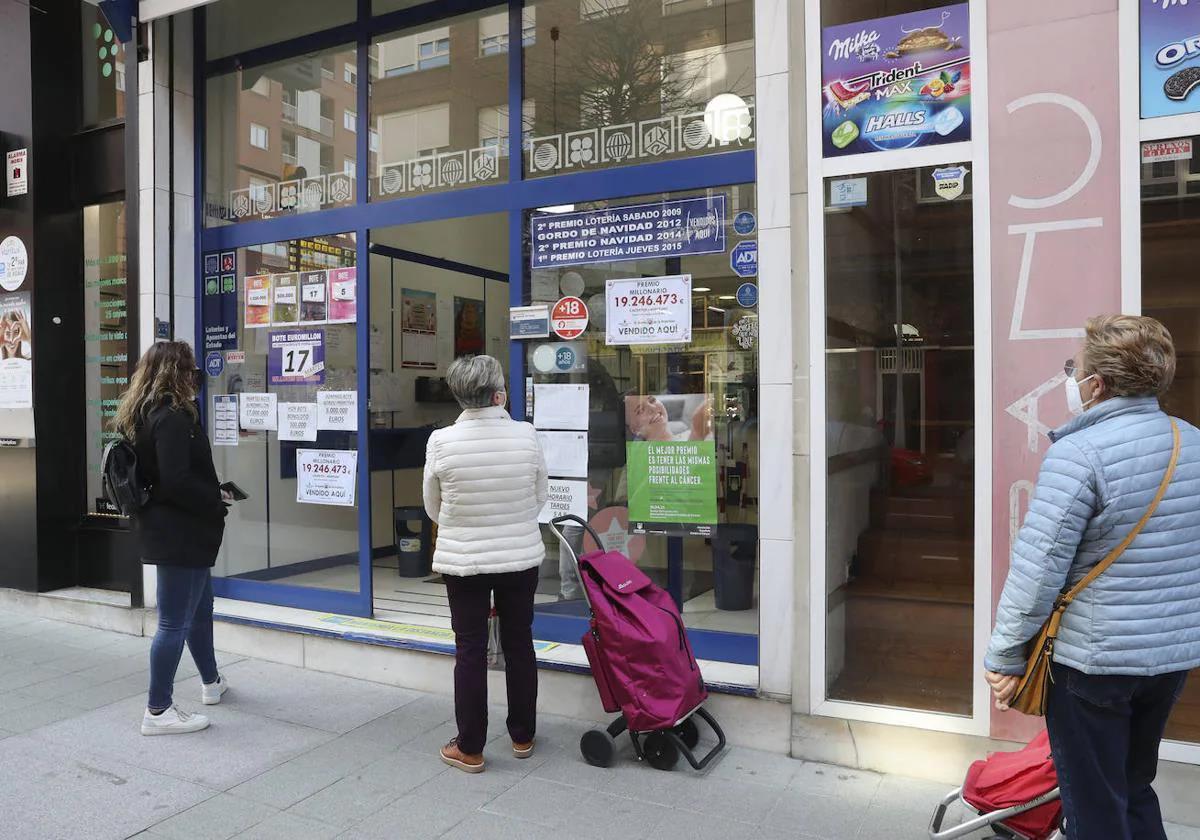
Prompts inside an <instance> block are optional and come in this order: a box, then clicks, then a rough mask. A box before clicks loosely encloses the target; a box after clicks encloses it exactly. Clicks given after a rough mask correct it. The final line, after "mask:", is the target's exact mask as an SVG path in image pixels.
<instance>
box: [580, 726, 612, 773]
mask: <svg viewBox="0 0 1200 840" xmlns="http://www.w3.org/2000/svg"><path fill="white" fill-rule="evenodd" d="M579 752H581V753H582V754H583V760H584V761H586V762H587V763H588V764H590V765H592V766H593V767H611V766H612V763H613V759H614V758H615V757H616V754H617V742H616V741H615V740H614V739H613V736H611V735H609V734H608V732H607V731H605V730H603V729H589V730H588V731H587V732H584V733H583V737H581V738H580V739H579Z"/></svg>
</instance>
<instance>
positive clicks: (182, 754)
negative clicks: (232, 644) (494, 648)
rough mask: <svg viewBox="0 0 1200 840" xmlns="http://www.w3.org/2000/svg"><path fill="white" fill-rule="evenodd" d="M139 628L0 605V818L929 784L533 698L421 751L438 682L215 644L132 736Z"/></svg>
mask: <svg viewBox="0 0 1200 840" xmlns="http://www.w3.org/2000/svg"><path fill="white" fill-rule="evenodd" d="M149 644H150V640H149V639H144V638H136V637H132V636H125V635H121V634H118V633H109V632H105V631H101V630H93V629H91V628H86V627H79V626H76V625H71V624H64V623H59V622H53V621H46V620H43V619H34V618H30V617H27V616H21V615H14V614H7V613H3V612H0V814H2V815H3V824H4V825H3V829H2V830H0V834H3V836H4V837H11V838H20V840H41V838H71V839H72V840H74V838H85V839H86V840H108V838H113V840H123V838H128V837H139V838H145V840H166V838H177V840H224V838H233V837H237V838H256V840H267V838H280V840H326V839H327V838H346V840H352V839H356V838H364V839H366V838H378V839H379V840H405V839H406V838H414V839H415V838H437V837H455V838H464V840H477V838H479V839H480V840H490V839H491V838H496V840H509V838H512V840H543V838H545V840H550V839H551V838H553V840H563V839H564V838H571V840H574V838H621V840H634V839H635V838H654V839H655V840H671V838H688V840H710V838H711V839H712V840H734V838H752V837H753V838H763V840H797V839H798V838H826V840H857V839H858V838H862V840H873V839H874V838H880V840H883V838H887V840H897V839H898V838H913V840H920V838H924V837H926V836H927V835H926V833H925V826H926V823H927V821H928V819H929V814H930V811H931V809H932V806H933V803H934V802H935V801H936V800H937V799H938V797H939V796H940V795H941V794H942V793H944V787H943V786H941V785H934V784H930V783H927V782H919V781H912V780H908V779H901V778H897V777H885V776H878V775H875V774H871V773H863V772H858V771H850V770H845V769H841V768H836V767H829V766H824V765H817V764H809V763H804V762H800V761H795V760H792V759H789V758H786V757H783V756H778V755H772V754H769V753H761V752H755V751H752V750H745V749H737V748H734V749H730V750H729V751H728V752H727V753H726V754H725V755H724V757H723V758H722V759H721V760H720V761H719V762H717V763H716V764H715V765H714V766H713V767H712V768H710V770H709V771H708V772H707V773H705V774H703V775H699V774H696V773H694V772H692V771H691V770H690V769H682V768H681V769H679V770H677V771H675V772H673V773H664V772H661V771H656V770H653V769H651V768H649V767H647V766H643V765H639V764H637V763H636V762H635V761H634V760H633V758H632V751H631V750H629V749H628V746H626V747H625V749H624V750H623V754H622V758H621V760H620V761H619V763H618V764H617V766H615V767H613V768H611V769H598V768H594V767H589V766H587V765H586V764H585V763H584V762H583V760H582V759H581V758H580V757H579V752H578V740H579V735H580V733H581V732H582V731H584V729H585V728H587V726H588V725H589V724H587V723H584V722H581V721H575V720H569V719H565V718H558V717H551V716H543V717H542V718H541V720H540V724H539V732H538V743H537V753H536V754H535V756H534V757H533V758H531V759H528V760H526V761H518V760H516V759H515V758H512V757H511V754H510V753H508V752H507V751H506V749H505V747H506V746H507V744H506V738H505V736H504V733H503V727H502V721H503V712H502V711H501V710H499V709H496V710H494V711H493V715H492V717H493V733H494V738H495V740H493V741H492V743H491V744H490V745H489V748H488V752H487V757H488V770H487V772H486V773H484V774H483V775H481V776H468V775H466V774H464V773H461V772H459V771H456V770H451V769H448V768H446V767H445V766H444V765H442V764H441V762H440V761H439V760H438V758H437V753H436V751H437V748H438V747H439V746H441V745H442V744H443V743H444V742H445V741H446V740H448V739H449V738H450V736H451V735H453V733H454V728H453V724H452V720H453V705H452V703H451V700H450V699H449V698H448V697H442V696H437V695H429V694H421V693H419V692H414V691H403V690H398V689H395V688H391V687H388V686H383V685H378V684H375V683H370V682H364V681H360V680H352V679H347V678H343V677H337V676H332V675H328V674H321V673H317V672H314V671H305V670H302V669H297V668H291V667H287V666H283V665H276V664H273V663H268V662H262V661H258V660H254V659H246V658H242V657H230V656H221V657H218V658H219V659H220V661H221V667H222V670H223V672H224V673H226V674H227V675H228V677H229V678H230V681H231V683H232V689H231V691H230V693H229V694H228V695H227V696H226V699H225V701H224V702H223V703H222V704H221V705H220V706H216V707H212V708H209V709H205V708H204V707H202V706H200V704H199V693H200V685H199V679H198V677H196V676H195V669H194V667H193V666H192V663H191V661H190V659H188V658H187V656H186V654H185V659H184V662H183V663H182V665H181V669H180V675H179V682H178V684H177V687H176V700H177V702H179V703H180V704H181V705H182V706H183V707H184V708H185V709H188V710H201V709H203V710H205V711H206V713H208V714H209V715H210V717H211V718H212V720H213V726H212V727H211V729H209V730H208V731H207V732H204V733H200V734H196V735H186V736H176V737H160V738H144V737H142V736H141V735H140V734H139V732H138V725H139V722H140V719H141V714H142V709H143V704H144V702H145V696H144V692H145V688H146V681H147V663H146V659H147V656H146V654H147V649H148V647H149ZM725 723H726V725H727V727H728V728H736V726H737V722H736V721H726V722H725ZM626 743H627V742H626ZM1172 837H1173V838H1181V840H1183V838H1187V840H1198V839H1200V832H1198V831H1195V830H1193V829H1174V828H1173V831H1172Z"/></svg>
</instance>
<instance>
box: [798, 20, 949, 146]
mask: <svg viewBox="0 0 1200 840" xmlns="http://www.w3.org/2000/svg"><path fill="white" fill-rule="evenodd" d="M969 33H970V15H969V12H968V4H966V3H960V4H958V5H954V6H943V7H941V8H937V9H927V10H925V11H922V12H912V13H909V14H903V15H894V16H892V17H886V18H877V19H875V20H867V21H860V22H859V23H850V24H845V25H842V26H830V27H826V28H825V29H823V30H822V31H821V49H822V56H821V85H822V94H823V100H824V109H823V111H822V131H821V135H822V141H823V146H824V154H825V157H839V156H841V155H851V154H861V153H864V152H882V151H894V150H896V149H909V148H913V147H916V146H935V145H940V144H943V143H957V142H960V141H964V140H969V139H971V53H970V48H969V47H970V45H969V41H968V36H969Z"/></svg>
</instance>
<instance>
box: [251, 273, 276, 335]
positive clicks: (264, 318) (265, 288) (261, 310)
mask: <svg viewBox="0 0 1200 840" xmlns="http://www.w3.org/2000/svg"><path fill="white" fill-rule="evenodd" d="M245 286H246V290H245V291H246V318H245V320H246V328H247V329H253V328H255V327H269V326H271V277H270V275H268V274H260V275H257V276H255V277H247V278H246V282H245Z"/></svg>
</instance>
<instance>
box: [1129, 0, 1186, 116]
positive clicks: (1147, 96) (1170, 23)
mask: <svg viewBox="0 0 1200 840" xmlns="http://www.w3.org/2000/svg"><path fill="white" fill-rule="evenodd" d="M1140 2H1141V12H1140V15H1139V18H1140V20H1139V23H1140V31H1141V36H1140V38H1141V65H1142V66H1141V75H1142V82H1141V84H1142V116H1143V117H1145V118H1150V117H1171V116H1175V115H1177V114H1193V113H1196V112H1198V111H1200V2H1196V0H1193V2H1191V3H1187V2H1182V3H1181V2H1178V0H1173V2H1164V0H1140Z"/></svg>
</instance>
